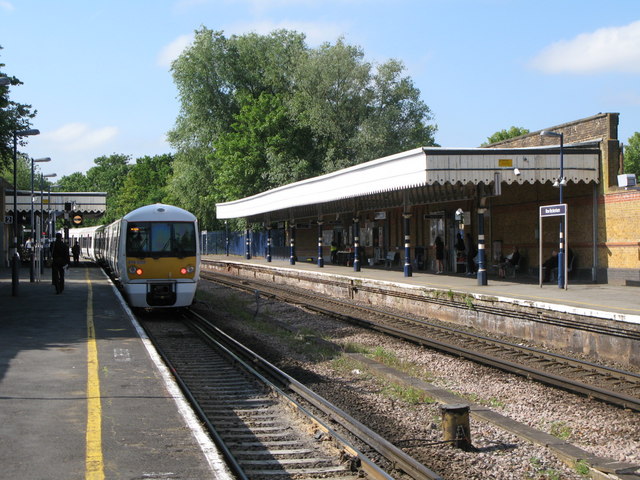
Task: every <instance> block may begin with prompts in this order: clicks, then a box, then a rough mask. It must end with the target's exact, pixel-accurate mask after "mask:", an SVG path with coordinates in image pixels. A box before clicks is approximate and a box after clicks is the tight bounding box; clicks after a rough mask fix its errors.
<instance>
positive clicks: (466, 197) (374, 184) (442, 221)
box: [216, 113, 640, 285]
mask: <svg viewBox="0 0 640 480" xmlns="http://www.w3.org/2000/svg"><path fill="white" fill-rule="evenodd" d="M618 120H619V114H617V113H602V114H598V115H594V116H592V117H588V118H584V119H580V120H576V121H573V122H569V123H564V124H561V125H556V126H553V127H550V128H547V129H545V130H544V131H545V132H547V133H548V132H552V133H551V135H549V136H548V135H544V136H543V135H541V133H542V132H543V131H536V132H532V133H529V134H527V135H522V136H520V137H516V138H513V139H509V140H506V141H503V142H500V143H495V144H492V145H489V146H488V147H483V148H440V147H424V148H416V149H413V150H409V151H406V152H402V153H398V154H395V155H391V156H388V157H384V158H379V159H376V160H372V161H370V162H367V163H362V164H359V165H355V166H353V167H349V168H346V169H343V170H339V171H336V172H332V173H329V174H326V175H322V176H319V177H315V178H311V179H307V180H303V181H300V182H296V183H292V184H289V185H285V186H282V187H279V188H276V189H273V190H269V191H266V192H262V193H260V194H257V195H254V196H251V197H247V198H243V199H239V200H236V201H231V202H225V203H220V204H217V205H216V211H217V218H219V219H231V218H243V219H246V221H247V223H248V225H250V227H251V229H253V230H263V231H265V232H266V235H267V237H268V240H267V248H266V249H265V251H264V252H258V255H264V256H265V257H267V259H268V260H270V258H269V256H270V255H269V254H270V251H271V250H270V243H271V240H270V239H271V237H272V233H273V232H276V231H277V232H280V233H281V235H276V236H275V237H277V238H283V239H284V244H285V245H284V246H289V248H290V251H291V258H290V261H291V262H295V261H305V260H307V261H313V262H317V263H318V266H319V267H321V266H322V265H323V264H324V263H325V262H328V261H331V252H330V251H331V248H332V247H331V245H332V243H334V244H335V246H334V249H336V248H337V250H338V252H339V253H338V254H337V255H336V257H337V258H336V259H335V260H336V261H338V262H340V263H342V262H344V263H349V262H354V263H356V265H355V266H354V268H356V267H357V268H359V267H360V265H361V266H364V267H366V266H369V265H372V266H373V265H381V264H385V263H387V264H394V265H396V266H398V267H404V274H405V275H412V272H414V271H424V272H434V270H435V250H434V248H433V246H434V242H435V239H436V237H440V238H441V239H442V240H443V241H444V243H445V262H444V263H445V270H446V271H447V272H452V273H464V272H465V269H466V265H465V263H466V262H465V258H464V254H463V253H462V252H461V251H459V250H458V248H457V245H456V244H457V238H458V236H461V237H462V238H463V239H464V241H465V242H468V239H469V238H471V239H472V242H473V243H475V244H477V243H478V241H479V240H480V242H479V243H480V245H481V246H484V250H485V257H486V262H485V267H486V268H487V269H488V271H489V272H490V271H491V269H492V268H495V266H496V265H497V263H498V262H499V261H500V259H501V258H502V257H504V256H506V255H507V254H508V253H509V252H511V251H512V250H513V247H514V246H517V247H518V248H519V251H520V252H521V255H522V257H523V260H522V262H521V263H522V265H521V268H520V273H519V274H524V275H526V274H529V275H531V276H537V273H538V267H539V265H540V259H541V258H542V260H544V259H546V258H548V257H549V256H550V255H551V252H552V250H554V249H556V250H557V249H558V245H559V228H560V222H561V221H562V219H563V218H566V232H565V235H566V246H567V248H570V249H571V251H572V254H573V255H572V257H573V262H572V263H571V264H570V265H569V278H570V281H587V282H597V283H611V284H619V285H620V284H622V285H640V222H639V220H640V191H638V190H636V189H635V187H634V186H633V183H634V182H633V181H632V179H631V178H628V176H626V175H622V174H623V167H622V165H623V161H622V160H623V158H622V145H621V143H620V141H619V140H618ZM559 134H562V137H560V135H559ZM554 135H555V136H554ZM561 139H562V145H561ZM561 170H562V174H561ZM619 176H620V178H619ZM621 179H622V180H621ZM619 182H620V183H619ZM554 185H555V186H554ZM560 191H562V202H560V197H559V193H560ZM558 204H566V206H567V207H566V217H553V216H552V217H542V216H541V207H543V206H549V205H558ZM247 233H248V234H249V233H250V232H249V231H248V232H247ZM467 234H468V235H470V237H469V236H468V235H467ZM247 238H250V236H249V235H248V237H247ZM482 239H484V241H482ZM356 247H357V248H356ZM541 248H542V253H541V252H540V249H541ZM356 249H357V251H358V254H359V255H358V257H359V259H358V260H356V259H354V255H353V253H352V252H353V251H354V250H356ZM250 251H251V250H249V249H248V250H247V252H248V254H250V253H249V252H250Z"/></svg>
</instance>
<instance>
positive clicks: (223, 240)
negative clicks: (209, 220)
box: [200, 230, 290, 260]
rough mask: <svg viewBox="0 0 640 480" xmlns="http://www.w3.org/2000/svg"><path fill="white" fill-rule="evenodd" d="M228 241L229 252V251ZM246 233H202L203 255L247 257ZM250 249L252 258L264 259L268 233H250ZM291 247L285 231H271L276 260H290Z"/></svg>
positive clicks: (273, 254)
mask: <svg viewBox="0 0 640 480" xmlns="http://www.w3.org/2000/svg"><path fill="white" fill-rule="evenodd" d="M227 240H228V245H229V247H228V251H227ZM246 240H247V236H246V234H245V232H225V231H224V230H220V231H215V232H201V237H200V245H201V248H202V254H203V255H225V254H227V253H228V254H229V255H241V256H245V255H246ZM249 240H250V243H249V247H250V252H251V256H252V257H264V256H266V254H267V232H266V231H253V230H252V231H250V235H249ZM289 254H290V252H289V247H288V246H286V245H285V236H284V231H283V230H271V256H272V257H273V258H274V259H282V260H284V259H288V258H289Z"/></svg>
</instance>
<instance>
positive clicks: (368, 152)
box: [168, 28, 436, 228]
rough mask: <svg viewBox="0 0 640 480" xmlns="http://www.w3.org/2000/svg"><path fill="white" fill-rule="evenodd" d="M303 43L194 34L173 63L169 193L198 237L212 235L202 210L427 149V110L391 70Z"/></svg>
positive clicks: (342, 47)
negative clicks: (195, 222)
mask: <svg viewBox="0 0 640 480" xmlns="http://www.w3.org/2000/svg"><path fill="white" fill-rule="evenodd" d="M304 38H305V37H304V35H302V34H300V33H297V32H289V31H286V30H278V31H275V32H272V33H271V34H269V35H257V34H249V35H243V36H232V37H230V38H226V37H224V35H223V34H222V33H221V32H214V31H211V30H208V29H206V28H202V29H201V30H199V31H197V32H196V36H195V40H194V42H193V44H192V45H191V46H190V47H189V48H187V50H185V52H183V54H182V55H181V56H180V57H179V58H178V59H177V60H176V61H175V62H174V64H173V66H172V70H173V76H174V81H175V83H176V85H177V88H178V92H179V97H180V101H181V109H180V115H179V116H178V119H177V120H176V125H175V127H174V128H173V129H172V130H171V131H170V132H169V135H168V138H169V141H170V142H171V144H172V145H173V147H174V148H175V149H176V158H175V163H174V169H173V171H174V174H173V177H172V179H171V182H170V183H169V186H168V190H169V193H170V196H171V198H173V199H175V200H176V202H178V204H179V205H180V206H183V207H184V208H187V209H190V210H191V211H193V212H194V213H195V214H196V215H198V217H199V218H200V220H201V224H202V225H203V226H204V227H205V228H215V227H214V225H212V224H208V221H209V220H204V219H203V217H202V216H201V214H203V215H204V214H206V212H207V211H210V204H211V203H215V202H218V201H229V200H234V199H237V198H240V197H243V196H248V195H252V194H255V193H258V192H260V191H263V190H266V189H269V188H274V187H277V186H280V185H283V184H286V183H290V182H293V181H297V180H301V179H304V178H309V177H312V176H315V175H319V174H322V173H327V172H331V171H334V170H336V169H339V168H344V167H347V166H350V165H354V164H357V163H361V162H364V161H368V160H373V159H375V158H378V157H381V156H384V155H388V154H391V153H396V152H400V151H403V150H406V149H408V148H412V147H415V146H419V145H433V134H434V132H435V130H436V127H435V126H430V125H427V122H428V121H429V120H431V117H430V111H429V109H428V107H427V106H426V105H425V104H424V103H423V102H422V101H421V100H420V99H419V91H418V90H417V89H416V88H415V87H414V85H413V83H412V81H411V80H410V79H409V78H408V77H402V70H403V66H402V64H401V63H400V62H397V61H395V60H392V61H389V62H387V63H385V64H383V65H381V66H380V67H378V68H377V69H374V68H373V67H372V65H371V64H369V63H367V62H365V61H364V54H363V52H362V50H361V49H360V48H358V47H354V46H350V45H347V44H346V43H345V42H344V41H343V40H342V39H339V40H338V41H337V42H336V43H335V44H329V43H327V44H324V45H322V46H321V47H320V48H318V49H309V48H308V47H307V46H306V45H305V42H304ZM211 221H212V222H213V221H214V220H213V219H211Z"/></svg>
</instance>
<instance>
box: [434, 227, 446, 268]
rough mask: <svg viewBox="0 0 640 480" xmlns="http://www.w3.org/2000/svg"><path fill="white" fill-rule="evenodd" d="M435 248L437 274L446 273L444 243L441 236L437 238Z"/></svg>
mask: <svg viewBox="0 0 640 480" xmlns="http://www.w3.org/2000/svg"><path fill="white" fill-rule="evenodd" d="M434 247H435V249H436V268H437V271H436V273H438V274H439V273H442V272H444V242H443V241H442V239H441V238H440V236H437V237H436V241H435V243H434Z"/></svg>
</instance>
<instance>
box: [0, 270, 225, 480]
mask: <svg viewBox="0 0 640 480" xmlns="http://www.w3.org/2000/svg"><path fill="white" fill-rule="evenodd" d="M50 278H51V270H50V269H45V273H44V277H43V278H42V279H41V281H39V282H33V283H32V282H30V281H29V270H28V269H24V268H23V269H22V270H21V272H20V281H19V286H18V295H17V296H13V295H12V281H11V271H10V270H9V269H4V270H0V465H1V466H2V467H1V473H0V477H2V478H16V479H18V478H19V479H25V480H29V479H53V478H65V479H72V478H75V479H78V478H86V479H103V478H122V479H124V478H127V479H134V478H139V479H143V478H144V479H152V480H153V479H190V480H193V479H210V478H215V479H226V478H232V477H231V476H230V474H229V473H228V472H227V471H226V467H225V466H224V462H223V461H222V460H221V458H220V457H219V455H218V452H217V450H216V448H215V446H214V445H213V444H212V443H211V442H210V440H209V437H208V436H207V435H206V434H205V433H204V432H203V431H202V429H201V427H200V424H199V422H198V421H197V418H196V417H195V415H194V414H193V412H192V411H191V409H190V408H189V407H188V406H187V404H186V402H185V401H184V399H183V398H182V395H181V392H180V390H179V388H178V387H177V386H176V385H175V383H173V382H172V379H171V376H170V374H169V373H168V371H167V369H166V367H165V366H164V364H163V363H162V362H161V361H160V360H159V358H158V356H157V353H156V352H155V350H154V349H153V347H152V346H151V345H150V343H149V341H148V339H147V338H146V336H145V334H144V331H143V330H142V329H141V328H140V326H139V325H138V324H137V322H136V321H135V319H134V318H133V316H132V315H131V312H130V311H129V309H128V307H127V306H126V304H124V302H123V301H122V299H121V297H120V296H119V293H118V292H117V291H116V290H115V289H114V288H113V287H112V284H111V283H110V281H109V280H108V279H107V278H106V276H105V275H104V274H103V273H102V271H101V270H100V269H99V268H97V267H95V266H92V265H91V264H82V263H81V264H80V266H78V267H73V266H72V267H71V268H70V269H69V270H68V272H67V275H66V282H65V290H64V292H62V293H61V294H60V295H57V294H56V293H55V290H54V287H53V285H52V284H51V280H50Z"/></svg>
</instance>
